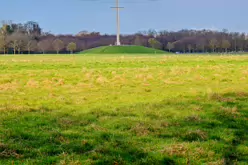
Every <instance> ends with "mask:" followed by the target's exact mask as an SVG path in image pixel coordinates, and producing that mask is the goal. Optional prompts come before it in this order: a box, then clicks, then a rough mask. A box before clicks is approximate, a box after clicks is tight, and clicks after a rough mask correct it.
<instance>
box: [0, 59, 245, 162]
mask: <svg viewBox="0 0 248 165" xmlns="http://www.w3.org/2000/svg"><path fill="white" fill-rule="evenodd" d="M0 113H1V115H0V164H1V165H37V164H56V165H57V164H58V165H80V164H82V165H85V164H113V165H122V164H140V165H144V164H147V165H153V164H166V165H167V164H168V165H173V164H190V165H198V164H207V165H222V164H230V165H231V164H240V165H242V164H243V165H244V164H246V163H247V162H248V140H247V139H248V121H247V120H248V56H213V55H211V56H197V55H194V56H193V55H192V56H190V55H188V56H183V55H180V56H176V55H171V56H163V55H161V56H148V55H147V56H138V55H137V56H108V55H104V56H101V57H100V56H80V55H75V56H70V55H63V56H62V55H46V56H43V55H39V56H0Z"/></svg>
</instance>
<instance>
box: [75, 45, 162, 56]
mask: <svg viewBox="0 0 248 165" xmlns="http://www.w3.org/2000/svg"><path fill="white" fill-rule="evenodd" d="M155 53H156V54H165V53H167V52H165V51H162V50H158V49H153V48H147V47H144V46H101V47H97V48H93V49H88V50H85V51H82V52H80V53H79V54H155Z"/></svg>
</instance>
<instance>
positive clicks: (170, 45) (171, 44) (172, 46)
mask: <svg viewBox="0 0 248 165" xmlns="http://www.w3.org/2000/svg"><path fill="white" fill-rule="evenodd" d="M174 48H175V45H174V44H173V43H171V42H168V44H167V49H168V50H169V52H171V50H172V49H174Z"/></svg>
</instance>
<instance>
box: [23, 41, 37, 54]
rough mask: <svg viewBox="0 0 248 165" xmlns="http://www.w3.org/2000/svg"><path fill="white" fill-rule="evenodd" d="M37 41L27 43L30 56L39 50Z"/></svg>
mask: <svg viewBox="0 0 248 165" xmlns="http://www.w3.org/2000/svg"><path fill="white" fill-rule="evenodd" d="M37 44H38V43H37V41H36V40H29V41H28V43H27V46H26V48H27V51H28V54H30V52H31V51H35V50H36V49H37V46H38V45H37Z"/></svg>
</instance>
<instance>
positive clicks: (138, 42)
mask: <svg viewBox="0 0 248 165" xmlns="http://www.w3.org/2000/svg"><path fill="white" fill-rule="evenodd" d="M134 45H140V46H141V45H142V38H141V36H140V35H136V36H135V39H134Z"/></svg>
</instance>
